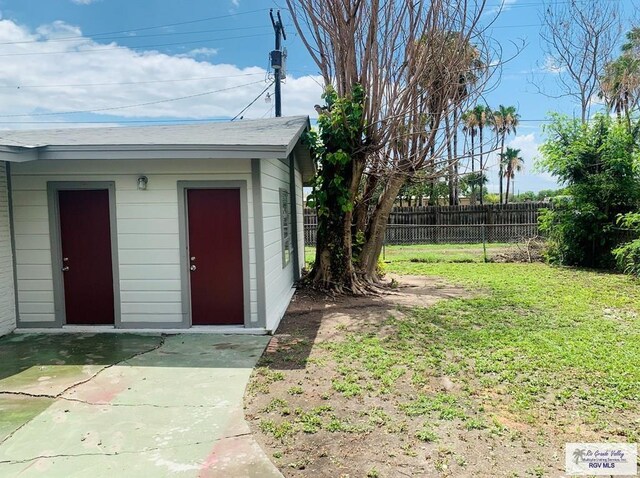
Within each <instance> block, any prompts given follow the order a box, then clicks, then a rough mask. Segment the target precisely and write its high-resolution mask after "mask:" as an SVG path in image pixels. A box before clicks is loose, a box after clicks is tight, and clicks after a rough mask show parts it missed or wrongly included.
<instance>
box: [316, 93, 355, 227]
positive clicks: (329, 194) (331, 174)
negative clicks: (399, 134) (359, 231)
mask: <svg viewBox="0 0 640 478" xmlns="http://www.w3.org/2000/svg"><path fill="white" fill-rule="evenodd" d="M322 97H323V99H324V100H325V102H326V107H325V108H324V110H323V113H321V114H320V116H319V117H318V130H317V131H310V132H309V133H307V135H306V137H305V141H306V143H307V144H308V145H309V147H310V149H311V153H312V156H313V157H314V159H315V161H316V164H317V168H318V174H317V175H316V177H315V179H314V182H313V184H312V187H313V191H312V192H311V194H310V195H309V198H308V202H307V204H308V206H309V207H313V208H315V209H316V210H317V212H318V217H319V218H322V217H327V216H329V215H330V214H331V213H332V212H334V207H335V206H337V207H338V208H339V210H340V211H341V212H342V213H345V212H348V211H351V210H353V198H352V197H351V195H350V191H349V187H350V174H351V172H352V161H353V154H354V151H356V150H357V149H358V148H359V147H360V146H361V145H362V143H363V130H364V126H365V125H364V124H363V115H364V102H365V94H364V88H362V86H360V85H356V86H354V88H353V91H352V93H351V96H349V97H342V98H341V97H338V95H337V93H336V91H335V90H334V89H333V88H331V87H328V88H327V89H326V91H325V93H324V94H323V96H322Z"/></svg>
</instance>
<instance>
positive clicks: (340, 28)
mask: <svg viewBox="0 0 640 478" xmlns="http://www.w3.org/2000/svg"><path fill="white" fill-rule="evenodd" d="M287 5H288V7H289V10H290V12H291V14H292V18H293V22H294V24H295V26H296V29H297V30H298V33H299V35H300V37H301V39H302V41H303V43H304V44H305V45H306V47H307V49H308V51H309V53H310V54H311V57H312V58H313V60H314V62H315V63H316V65H317V66H318V68H319V70H320V73H321V75H322V77H323V79H324V83H325V85H326V87H327V88H328V90H327V94H326V99H327V100H328V101H327V105H326V109H325V110H324V111H323V112H322V114H321V115H320V120H319V127H320V128H319V129H320V136H321V139H323V142H322V144H321V146H319V148H318V149H317V151H318V153H319V154H317V158H318V161H319V165H320V168H319V169H320V172H319V175H318V179H317V181H318V182H317V184H316V188H315V191H314V195H313V197H314V200H315V203H316V208H317V210H318V215H319V222H318V239H317V248H316V260H315V264H314V267H313V270H312V271H311V273H310V276H309V278H310V281H311V282H312V283H313V284H314V285H316V286H320V287H324V288H332V289H335V290H338V291H350V292H361V291H363V290H365V289H366V288H367V286H368V284H370V283H372V282H374V281H375V280H376V279H377V272H376V267H377V261H378V257H379V255H380V249H381V247H382V242H383V237H384V232H385V229H386V223H387V220H388V216H389V213H390V211H391V208H392V206H393V203H394V201H395V199H396V197H397V195H398V192H399V191H400V189H401V187H402V186H403V184H405V182H406V181H407V179H408V178H410V177H412V176H413V175H414V174H415V173H416V171H419V170H423V169H426V170H427V171H429V174H430V175H431V176H434V175H440V176H441V175H442V174H443V171H446V169H447V164H446V160H445V161H444V164H443V161H442V159H440V156H441V155H440V153H441V152H442V148H443V145H444V144H445V141H444V138H443V134H442V130H443V125H442V123H443V118H444V116H445V115H448V114H450V113H451V112H452V111H453V109H454V108H458V109H459V108H460V106H461V103H462V102H463V101H469V100H470V99H471V98H473V97H474V96H475V95H474V93H475V91H476V89H477V88H479V87H480V86H481V85H482V84H483V81H482V80H480V81H479V79H481V78H483V77H484V76H485V70H486V69H485V68H484V66H483V65H487V64H489V61H488V55H487V50H486V45H485V44H484V43H483V36H482V32H481V31H479V29H478V28H477V22H478V20H479V18H480V15H481V13H482V8H483V6H484V5H483V3H480V4H475V3H474V4H471V3H467V2H459V3H455V4H448V3H446V2H427V1H420V0H418V1H413V2H406V1H403V0H386V1H382V0H368V1H365V0H341V1H337V0H331V1H326V0H287ZM470 78H474V81H473V82H470V81H469V79H470ZM470 83H472V84H473V86H471V87H470V86H469V84H470ZM463 89H464V90H465V91H464V94H462V93H461V91H462V90H463ZM317 144H320V143H317ZM354 225H355V228H354ZM354 238H355V242H356V248H355V249H356V254H355V255H354Z"/></svg>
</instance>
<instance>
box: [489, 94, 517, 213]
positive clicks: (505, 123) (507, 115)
mask: <svg viewBox="0 0 640 478" xmlns="http://www.w3.org/2000/svg"><path fill="white" fill-rule="evenodd" d="M519 120H520V115H519V114H518V113H517V112H516V107H515V106H504V105H500V106H498V109H497V110H496V111H494V112H493V114H492V116H491V126H492V128H493V130H494V131H495V133H496V140H497V141H499V142H500V157H501V158H502V155H503V154H504V140H505V138H506V137H507V135H508V134H511V133H513V134H515V133H516V127H517V126H518V123H519ZM499 166H500V172H499V179H500V203H501V204H502V178H503V176H504V169H503V164H502V161H500V164H499ZM505 203H506V201H505Z"/></svg>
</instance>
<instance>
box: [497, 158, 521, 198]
mask: <svg viewBox="0 0 640 478" xmlns="http://www.w3.org/2000/svg"><path fill="white" fill-rule="evenodd" d="M500 165H501V168H500V169H501V171H503V172H502V174H503V175H504V177H506V178H507V189H506V191H505V195H504V204H507V203H508V202H509V185H510V184H511V181H512V180H513V179H514V178H515V176H516V172H520V171H522V167H523V166H524V159H522V157H521V156H520V150H519V149H516V148H507V149H506V151H505V152H504V153H500ZM514 189H515V186H514Z"/></svg>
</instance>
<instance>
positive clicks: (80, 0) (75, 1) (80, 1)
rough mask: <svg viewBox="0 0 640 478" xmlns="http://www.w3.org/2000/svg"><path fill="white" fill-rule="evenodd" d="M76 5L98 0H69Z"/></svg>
mask: <svg viewBox="0 0 640 478" xmlns="http://www.w3.org/2000/svg"><path fill="white" fill-rule="evenodd" d="M71 1H72V2H73V3H75V4H76V5H89V4H91V3H95V2H98V1H100V0H71Z"/></svg>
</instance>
